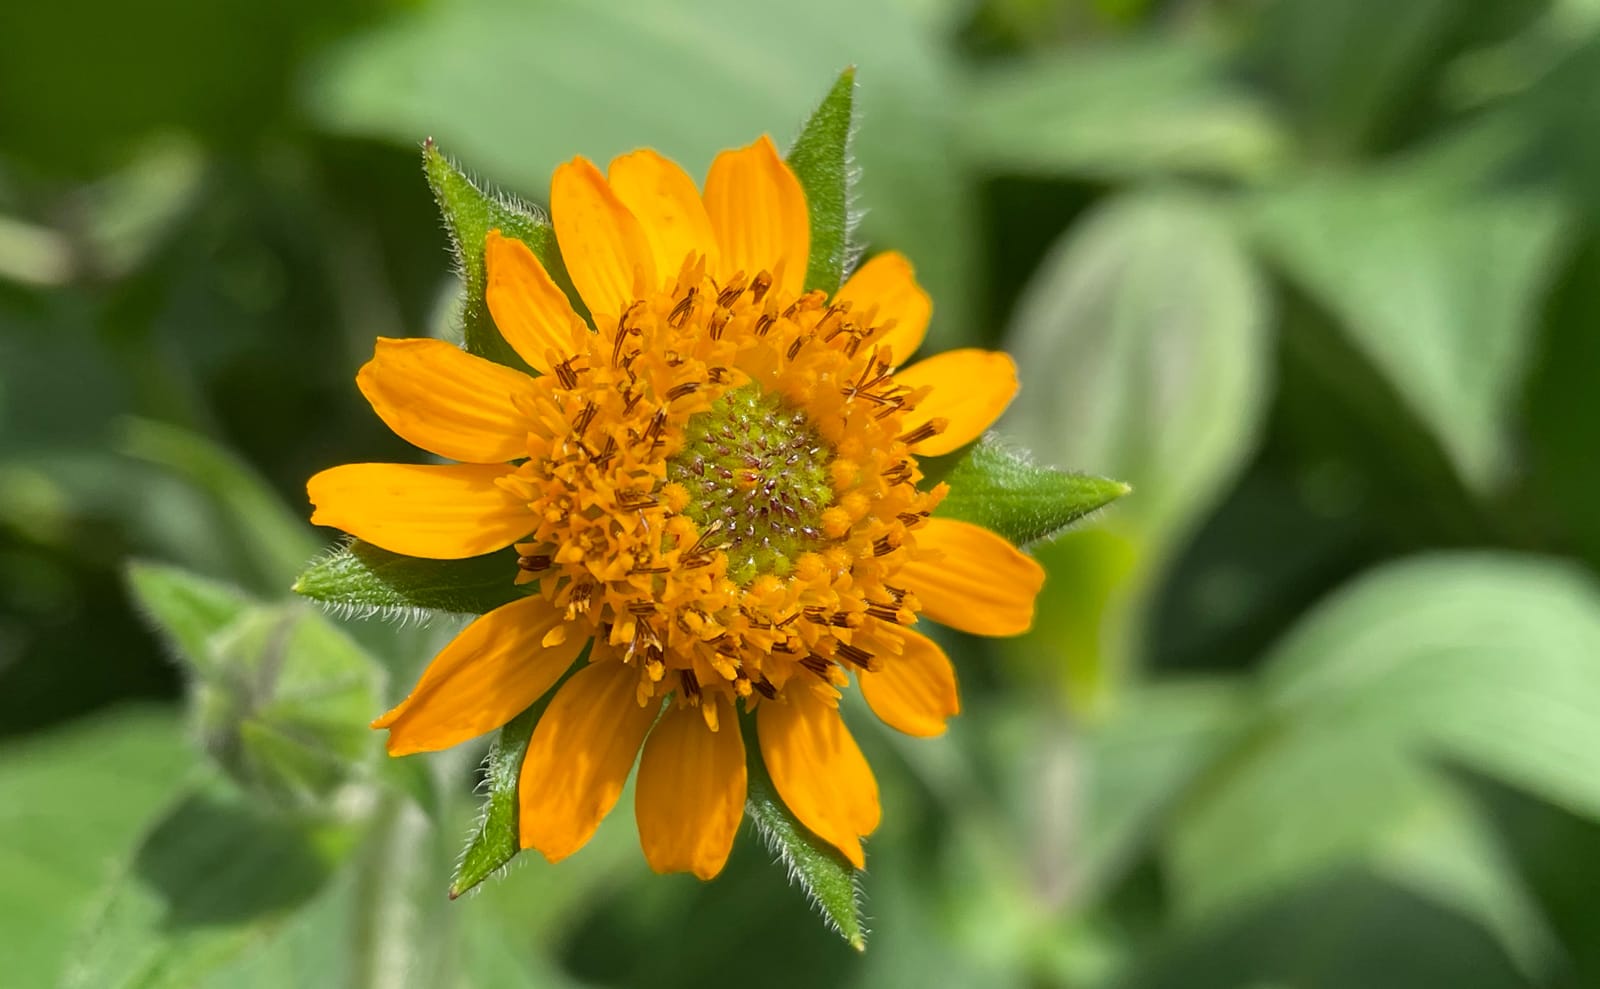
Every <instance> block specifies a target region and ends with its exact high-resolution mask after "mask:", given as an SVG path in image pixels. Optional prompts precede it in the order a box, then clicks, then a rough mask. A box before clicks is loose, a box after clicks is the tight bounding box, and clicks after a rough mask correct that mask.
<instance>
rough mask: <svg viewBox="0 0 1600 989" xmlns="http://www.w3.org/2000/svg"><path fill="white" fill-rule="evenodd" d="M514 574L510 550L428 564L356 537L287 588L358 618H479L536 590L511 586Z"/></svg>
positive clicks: (514, 554)
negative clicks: (444, 615) (419, 615)
mask: <svg viewBox="0 0 1600 989" xmlns="http://www.w3.org/2000/svg"><path fill="white" fill-rule="evenodd" d="M516 575H517V552H516V550H514V549H503V550H498V551H496V552H493V553H485V554H484V555H482V556H471V557H468V558H466V559H464V560H428V559H423V558H422V557H417V556H402V555H401V554H399V553H391V552H389V551H388V550H386V549H379V548H378V547H376V546H374V545H372V544H371V543H365V542H362V541H361V540H359V539H356V540H352V541H350V542H348V543H346V544H344V545H342V546H338V547H335V548H334V549H333V550H331V551H329V553H328V554H327V555H326V556H323V557H321V558H320V559H317V560H315V561H313V562H312V563H311V565H310V566H308V567H306V569H305V570H304V571H303V572H302V573H301V574H300V576H299V577H297V578H295V582H294V586H293V590H294V592H295V593H296V594H302V595H304V596H306V597H308V598H310V599H311V600H313V601H317V602H320V603H322V604H327V605H333V606H335V607H336V608H341V609H348V610H349V611H350V612H352V613H354V614H356V615H361V616H367V615H372V614H381V615H384V616H385V617H391V618H404V617H410V616H412V615H415V614H416V613H417V612H419V611H423V612H445V613H447V614H453V615H481V614H484V613H486V612H490V611H493V610H494V609H496V608H498V607H500V606H501V605H503V604H510V603H511V602H512V601H516V600H518V599H519V598H522V597H525V596H526V595H528V594H529V593H531V592H532V591H533V590H534V588H535V587H537V586H538V585H537V584H532V583H528V584H517V583H515V580H516Z"/></svg>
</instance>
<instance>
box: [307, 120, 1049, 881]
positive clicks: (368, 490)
mask: <svg viewBox="0 0 1600 989" xmlns="http://www.w3.org/2000/svg"><path fill="white" fill-rule="evenodd" d="M550 200H551V213H552V220H553V224H554V227H555V233H556V238H557V242H558V244H559V247H560V251H561V255H562V259H563V260H564V261H565V264H566V268H567V270H568V272H570V275H571V279H572V282H573V284H574V286H575V287H576V289H577V292H578V295H579V296H580V297H581V299H582V302H583V303H584V305H585V307H586V308H587V309H588V311H589V313H590V314H592V315H591V319H590V321H589V322H587V323H586V322H585V320H584V319H583V318H581V317H580V316H579V315H578V314H577V313H576V312H575V311H574V309H573V306H572V304H571V302H569V300H568V298H567V297H566V295H565V294H564V293H563V292H562V291H561V289H560V288H559V287H558V286H557V285H556V283H555V281H554V280H552V278H551V277H550V275H549V274H548V273H547V272H546V271H545V269H544V268H543V266H541V264H540V263H539V261H538V259H537V258H536V257H535V255H534V254H533V252H532V251H531V250H530V249H529V248H528V247H527V246H526V245H525V244H523V243H522V242H520V241H517V240H513V239H509V238H506V237H502V236H500V235H499V234H498V233H497V232H496V233H491V234H490V235H489V238H488V242H487V244H486V245H485V259H486V263H487V266H488V289H487V303H488V306H489V309H490V312H491V313H492V314H493V317H494V320H495V323H496V325H497V326H498V327H499V329H500V331H501V333H502V334H503V336H504V337H505V339H506V341H507V342H508V343H509V344H510V345H511V346H512V348H513V349H515V351H516V352H517V354H518V355H520V356H521V358H522V359H523V360H524V361H526V362H527V364H528V365H529V366H530V367H531V368H532V369H534V370H535V371H537V372H538V374H537V375H536V376H534V375H528V374H525V373H522V372H521V371H517V370H513V369H510V368H507V367H503V366H500V365H498V364H494V363H491V362H489V361H487V360H484V359H482V358H479V357H475V356H472V355H470V354H467V353H465V352H463V351H461V350H459V349H457V348H456V347H454V346H452V345H450V344H448V343H444V342H441V341H437V340H426V339H413V340H379V341H378V345H377V351H376V353H375V355H374V357H373V359H372V361H371V362H370V363H369V364H367V365H366V366H365V367H363V368H362V370H361V373H360V375H359V376H358V378H357V382H358V384H359V386H360V387H361V390H362V392H363V393H364V394H365V395H366V396H367V398H368V399H369V400H370V401H371V402H372V405H373V408H374V409H375V410H376V411H377V413H378V414H379V415H380V416H381V417H382V418H383V420H384V421H385V422H386V423H387V424H388V425H389V426H390V427H391V428H393V429H394V431H395V432H396V433H398V434H399V435H400V436H402V437H404V438H405V439H407V440H409V441H410V442H412V443H414V444H416V445H417V446H419V447H421V448H423V449H424V450H427V451H429V452H431V453H434V454H438V455H439V456H441V457H444V458H447V459H449V460H453V461H457V463H454V464H448V465H426V466H423V465H399V464H353V465H348V466H343V467H335V468H332V469H330V470H327V471H323V472H322V473H320V474H318V475H317V476H316V477H314V478H312V479H311V481H310V483H309V485H308V488H309V493H310V496H311V500H312V502H313V503H314V504H315V506H316V511H315V514H314V515H313V517H312V520H313V521H314V522H318V523H322V524H326V525H332V526H336V527H338V528H341V529H344V530H345V531H347V532H349V533H351V534H353V535H355V536H357V537H359V538H361V539H365V540H367V541H369V542H372V543H375V544H376V545H378V546H381V547H383V548H384V549H388V550H391V551H393V552H397V553H403V554H408V555H412V556H420V557H429V558H435V559H458V558H464V557H469V556H476V555H479V554H483V553H488V552H491V551H495V550H500V549H503V548H504V547H506V546H508V545H514V546H515V547H516V552H517V565H516V569H515V572H510V568H509V566H508V573H507V574H506V579H507V580H508V581H511V580H515V581H517V582H519V583H522V584H524V585H525V586H526V587H527V589H528V591H529V593H528V594H527V595H526V596H525V597H523V598H521V599H519V600H517V601H515V602H514V603H511V604H508V605H505V606H503V607H501V608H498V609H496V610H494V611H491V612H489V613H488V614H485V615H483V616H482V617H480V618H478V619H477V620H476V621H474V622H473V623H472V624H470V625H469V626H467V627H466V628H465V629H464V630H463V631H462V632H461V633H460V635H459V636H457V637H456V639H455V640H454V641H453V642H451V643H450V644H449V645H448V646H446V647H445V649H444V650H443V651H442V652H441V653H440V654H439V655H438V657H436V658H435V659H434V660H433V662H432V664H431V665H430V666H429V667H428V669H427V670H426V672H424V674H423V675H422V678H421V680H420V682H418V684H417V685H416V688H415V689H414V690H413V691H412V693H411V695H410V696H409V697H407V698H406V699H405V700H404V701H403V702H401V704H400V705H399V706H397V707H396V708H394V710H392V711H390V712H389V713H387V714H385V715H384V716H383V717H381V718H379V719H378V720H377V721H375V722H373V724H374V726H375V727H380V728H387V729H388V730H389V751H390V753H391V754H394V755H403V754H407V753H411V752H419V751H428V750H435V749H440V748H445V747H448V746H451V745H455V744H456V743H458V742H461V741H464V740H466V739H469V738H472V737H474V736H476V735H480V734H483V733H485V732H487V731H490V730H492V729H495V728H498V727H500V726H502V725H504V724H505V723H506V722H508V721H510V720H511V719H512V718H513V717H514V716H516V715H517V714H518V713H520V712H521V711H522V710H524V709H525V708H527V707H528V706H529V705H531V704H532V703H534V702H535V701H536V700H538V699H539V698H540V697H541V696H543V695H544V694H545V693H547V692H548V691H550V689H551V688H552V687H554V686H555V685H556V683H557V682H558V681H559V680H561V678H562V677H563V675H565V674H567V673H568V670H569V668H570V667H572V666H573V664H574V662H575V661H576V659H577V658H578V656H579V654H580V653H581V652H582V650H583V647H584V646H585V645H586V644H589V643H591V642H592V644H593V645H592V648H591V649H590V652H589V659H588V663H587V664H585V665H583V666H582V667H581V668H580V669H578V670H577V671H576V672H573V673H571V675H570V677H568V679H567V680H566V681H565V683H564V684H563V685H562V686H561V687H560V688H559V690H557V692H556V694H555V696H554V698H553V699H552V700H551V702H550V704H549V707H548V709H547V710H546V712H545V713H544V715H543V716H542V717H541V718H540V720H539V722H538V725H537V727H536V728H535V730H534V733H533V738H532V741H531V743H530V746H529V749H528V752H527V756H526V758H525V761H524V764H523V769H522V784H523V785H522V786H521V788H520V794H521V798H520V799H521V813H520V826H521V838H522V844H523V846H524V847H533V848H537V849H538V850H539V851H541V852H542V853H544V854H545V855H546V856H547V857H548V858H550V859H551V860H552V861H554V860H557V859H560V858H563V857H565V856H566V855H569V854H571V853H572V852H573V851H575V850H577V849H578V848H579V847H581V846H582V845H583V844H584V843H585V842H586V841H587V840H588V839H589V837H590V836H591V835H592V834H593V833H594V830H595V828H596V827H597V826H598V825H599V822H600V820H601V818H602V817H603V816H604V815H605V814H606V813H607V812H608V811H609V810H610V809H611V807H612V806H613V804H615V802H616V800H617V798H618V795H619V794H620V792H621V790H622V787H623V783H624V781H625V780H626V778H627V776H628V774H629V772H630V770H631V769H632V767H633V764H634V762H635V759H636V758H639V760H640V761H639V778H638V788H637V794H636V802H635V810H636V815H637V819H638V826H639V835H640V840H641V843H642V845H643V847H644V851H645V855H646V857H647V858H648V859H649V861H650V864H651V865H652V866H653V867H654V868H656V869H657V870H658V871H679V870H682V871H693V872H694V873H695V874H696V875H698V876H700V877H702V878H709V877H711V876H713V875H715V874H716V873H717V872H718V871H720V870H721V868H722V865H723V863H724V862H725V861H726V859H727V856H728V852H729V849H730V848H731V846H732V842H733V837H734V834H735V832H736V830H737V828H738V824H739V821H740V819H741V816H742V813H743V807H744V800H745V785H746V770H745V766H746V762H745V759H746V754H745V741H744V738H743V736H742V734H741V731H740V725H739V722H740V719H741V717H743V716H746V715H750V716H753V717H754V721H755V737H756V738H758V739H759V747H760V754H761V758H762V759H763V760H764V761H765V765H766V767H767V769H768V771H769V772H770V773H771V775H772V778H773V782H774V785H775V786H776V788H777V790H778V793H779V795H780V796H781V797H782V798H783V800H784V802H785V803H786V804H787V805H788V807H789V808H790V810H791V811H792V812H793V813H794V814H795V816H796V817H797V818H798V819H799V820H800V821H801V822H802V823H804V824H805V825H806V826H807V827H808V828H810V829H811V830H812V831H814V832H815V833H816V834H817V835H819V836H820V837H822V838H823V839H825V840H826V841H828V842H829V843H831V844H833V845H834V846H836V847H837V848H838V849H839V850H840V852H842V853H843V854H844V855H845V857H846V858H848V859H849V860H850V861H851V862H852V863H854V864H855V865H856V866H857V867H859V866H861V865H862V861H863V860H862V851H861V843H860V838H861V837H863V836H865V835H867V834H870V833H871V832H872V831H873V829H874V828H875V827H876V826H877V823H878V817H879V807H878V794H877V784H876V782H875V781H874V779H873V776H872V771H871V769H870V768H869V767H868V765H867V763H866V761H865V759H863V757H862V755H861V752H860V750H859V749H858V748H857V747H856V744H855V742H854V740H853V739H852V738H851V736H850V734H849V732H848V730H847V729H846V728H845V725H844V723H843V721H842V720H841V718H840V716H839V712H838V708H837V703H838V699H839V696H840V691H841V690H842V689H845V688H847V686H848V685H849V682H850V677H851V675H852V674H853V675H854V676H855V679H856V682H857V683H858V684H859V685H860V688H861V690H862V693H863V694H864V695H865V698H866V700H867V702H868V704H869V705H870V706H871V707H872V709H873V710H874V711H875V712H876V713H877V714H878V716H879V717H881V718H882V719H883V720H884V721H885V722H887V723H888V724H889V725H891V726H893V727H895V728H897V729H900V730H901V731H904V732H907V733H910V734H913V735H934V734H938V733H939V732H941V731H943V730H944V723H945V721H946V719H947V718H948V717H950V716H951V715H953V714H955V713H956V712H957V710H958V707H959V704H958V700H957V694H956V685H955V677H954V674H953V672H952V670H951V667H950V662H949V660H948V659H947V658H946V657H945V655H944V653H943V652H942V651H941V650H940V648H939V647H938V646H937V645H936V644H935V643H934V642H933V641H932V640H931V639H929V638H927V637H926V636H924V635H922V634H921V633H919V632H917V631H915V630H914V629H913V626H915V625H916V624H917V622H918V620H919V616H926V617H929V618H932V619H934V620H936V621H939V622H942V623H944V624H946V625H950V626H952V627H954V628H958V629H962V630H964V631H968V632H973V633H977V634H982V635H1013V634H1016V633H1019V632H1021V631H1023V630H1025V629H1026V628H1027V627H1028V625H1029V623H1030V622H1031V620H1032V613H1033V599H1034V596H1035V594H1036V592H1037V591H1038V589H1039V585H1040V583H1041V581H1042V579H1043V575H1042V571H1041V570H1040V569H1039V567H1038V565H1037V564H1035V563H1034V562H1033V561H1032V560H1031V559H1030V558H1028V557H1026V556H1024V555H1023V554H1021V553H1020V552H1018V551H1017V550H1016V549H1015V548H1014V547H1012V546H1011V545H1010V544H1009V543H1007V542H1006V541H1005V540H1004V539H1002V538H1001V537H999V536H996V535H994V534H992V533H990V532H988V531H986V530H984V529H982V528H979V527H977V526H973V525H969V524H966V523H962V522H956V521H952V520H947V519H941V518H936V517H933V512H934V509H935V508H936V507H937V505H938V504H939V501H940V499H941V498H942V497H943V495H944V491H945V488H944V486H943V485H936V486H933V487H931V488H926V489H925V488H924V487H922V486H920V483H921V482H922V480H923V477H922V473H921V470H920V469H919V467H918V462H917V458H918V456H925V455H931V454H939V453H946V452H949V451H952V450H954V449H956V448H957V447H959V446H961V445H963V444H965V443H967V442H969V441H970V440H972V439H975V438H976V437H977V436H978V435H979V434H980V433H982V432H983V431H984V430H985V429H986V428H987V427H988V426H989V424H990V423H991V422H992V421H993V420H994V419H995V418H996V417H997V416H998V415H999V414H1000V412H1001V411H1002V410H1003V409H1004V408H1005V406H1006V404H1007V403H1008V402H1009V401H1010V399H1011V397H1012V395H1013V394H1014V393H1015V391H1016V374H1015V367H1014V365H1013V364H1012V362H1011V360H1010V358H1009V357H1007V356H1005V355H1004V354H999V353H992V352H986V351H978V350H960V351H954V352H950V353H945V354H942V355H940V356H937V357H933V358H930V359H927V360H924V361H922V362H920V363H916V364H911V365H909V366H904V367H903V366H902V365H903V363H904V362H905V360H906V358H907V357H909V356H910V355H911V354H912V352H913V351H915V350H916V349H917V346H918V345H919V344H920V343H921V342H922V337H923V334H924V331H925V329H926V326H927V322H928V318H929V315H930V312H931V307H930V303H929V300H928V296H927V294H926V293H925V292H923V290H922V289H921V288H920V287H919V286H918V285H917V283H916V281H915V279H914V278H913V275H912V271H911V267H910V265H909V264H908V263H907V262H906V260H905V259H904V258H903V257H901V256H900V255H898V254H893V253H890V254H882V255H879V256H877V257H875V258H873V259H872V260H871V261H869V262H867V263H866V264H865V265H863V266H862V267H861V268H860V269H859V270H858V271H856V272H855V274H854V275H853V276H852V277H851V278H850V279H849V280H848V282H847V283H846V284H845V285H844V286H843V288H842V289H841V290H840V291H839V292H838V293H836V294H835V295H834V296H833V297H832V298H829V297H828V296H827V295H826V294H825V293H824V292H821V291H810V292H808V291H805V289H804V284H803V282H804V278H805V274H806V266H807V257H808V254H809V247H810V244H809V240H810V232H809V223H808V217H807V207H806V200H805V195H804V192H803V191H802V189H801V186H800V183H799V182H798V180H797V179H796V178H795V176H794V175H793V174H792V173H791V172H790V171H789V169H788V167H787V166H786V165H785V164H784V162H783V160H782V159H781V158H780V157H779V155H778V153H777V151H776V149H775V148H774V147H773V145H772V142H771V141H770V140H768V139H766V138H762V139H761V140H759V141H757V142H756V143H754V144H752V145H750V146H749V147H746V148H741V149H738V150H734V151H729V152H725V153H723V154H722V155H720V156H719V157H718V158H717V159H716V162H715V163H714V164H713V165H712V167H711V171H710V174H709V175H708V177H707V179H706V183H705V189H704V192H703V193H702V192H701V191H700V190H699V189H697V188H696V186H695V184H694V182H693V180H692V179H690V178H689V177H688V176H687V175H686V174H684V172H683V171H682V170H681V169H679V168H678V167H677V166H676V165H674V164H672V163H671V162H669V161H667V160H666V159H664V158H662V157H660V156H659V155H657V154H655V153H654V152H651V151H646V150H641V151H635V152H633V153H631V154H628V155H624V156H622V157H620V158H618V159H616V160H615V161H613V162H612V163H611V166H610V169H609V171H608V172H607V173H606V174H604V175H602V174H601V173H600V171H599V170H598V169H597V168H596V167H595V166H594V165H592V164H591V163H590V162H588V161H586V160H584V159H582V158H577V159H574V160H573V161H571V162H568V163H567V164H565V165H562V166H561V167H560V168H559V169H557V171H556V173H555V176H554V179H553V181H552V186H551V196H550ZM591 324H592V326H591ZM641 748H642V751H643V755H642V757H641V756H640V751H641Z"/></svg>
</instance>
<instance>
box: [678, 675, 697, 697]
mask: <svg viewBox="0 0 1600 989" xmlns="http://www.w3.org/2000/svg"><path fill="white" fill-rule="evenodd" d="M678 683H679V684H680V685H681V686H682V687H683V696H685V697H688V698H691V699H695V700H698V699H699V697H700V678H699V677H697V676H695V675H694V670H679V671H678Z"/></svg>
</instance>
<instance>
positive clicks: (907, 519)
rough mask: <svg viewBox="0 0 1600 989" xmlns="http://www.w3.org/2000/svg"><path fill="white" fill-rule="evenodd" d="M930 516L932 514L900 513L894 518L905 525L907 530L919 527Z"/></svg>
mask: <svg viewBox="0 0 1600 989" xmlns="http://www.w3.org/2000/svg"><path fill="white" fill-rule="evenodd" d="M931 514H933V513H932V512H901V513H900V514H899V515H896V516H895V518H897V519H899V520H900V521H901V522H903V523H905V527H906V528H907V529H915V528H916V527H917V526H919V525H921V524H922V523H924V522H926V521H928V516H929V515H931Z"/></svg>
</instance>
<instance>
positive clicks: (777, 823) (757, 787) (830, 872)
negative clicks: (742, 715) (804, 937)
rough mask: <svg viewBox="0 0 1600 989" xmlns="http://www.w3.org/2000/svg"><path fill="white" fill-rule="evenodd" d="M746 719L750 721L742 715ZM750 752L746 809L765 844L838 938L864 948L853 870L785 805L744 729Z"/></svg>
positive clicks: (864, 934)
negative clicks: (836, 933) (804, 892)
mask: <svg viewBox="0 0 1600 989" xmlns="http://www.w3.org/2000/svg"><path fill="white" fill-rule="evenodd" d="M746 720H749V719H746ZM745 749H746V751H747V752H748V753H749V759H748V764H749V773H750V778H749V787H748V790H747V791H746V797H745V813H746V814H748V815H749V816H750V820H751V821H753V822H754V823H755V826H756V830H757V831H759V832H760V834H761V837H762V838H763V839H764V840H765V841H766V843H767V848H768V849H770V850H771V851H772V853H773V854H774V855H776V856H778V861H779V862H780V863H782V865H783V867H784V868H785V869H788V870H789V879H790V880H791V881H792V882H798V883H799V884H800V888H801V889H803V890H805V891H806V895H807V896H809V897H810V898H811V903H812V905H813V906H815V907H816V908H817V910H818V911H819V912H820V913H821V914H822V916H823V919H824V920H826V921H827V922H828V926H830V927H832V928H833V929H834V930H835V931H836V932H838V934H839V936H840V937H842V938H844V939H845V941H846V942H848V943H849V945H850V947H852V948H854V949H856V950H857V951H865V950H866V947H867V935H866V931H865V930H864V929H863V928H862V926H861V891H860V888H859V887H858V886H857V884H856V870H855V868H854V867H852V866H851V865H850V863H849V862H847V861H845V858H844V856H843V855H840V854H839V850H838V849H836V848H834V847H833V846H832V845H830V844H828V843H827V842H825V841H823V840H822V839H821V838H818V837H817V836H816V835H815V834H813V833H811V831H810V830H809V829H807V828H806V826H805V825H804V824H801V823H800V822H799V821H798V820H796V819H795V816H794V814H792V813H790V811H789V808H788V807H786V806H784V803H783V800H782V798H780V797H779V796H778V792H777V789H776V788H775V787H774V786H773V785H772V777H771V776H769V775H767V767H766V764H765V763H764V762H762V761H761V749H760V746H759V745H757V744H755V742H754V739H753V738H751V737H750V733H749V732H747V733H746V742H745Z"/></svg>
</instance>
